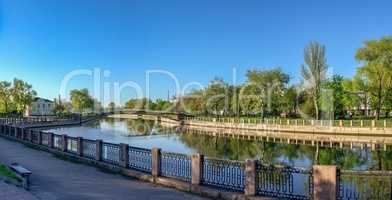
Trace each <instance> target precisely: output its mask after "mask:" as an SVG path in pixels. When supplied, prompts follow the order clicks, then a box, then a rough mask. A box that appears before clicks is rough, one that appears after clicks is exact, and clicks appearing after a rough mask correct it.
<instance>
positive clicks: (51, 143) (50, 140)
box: [48, 133, 54, 148]
mask: <svg viewBox="0 0 392 200" xmlns="http://www.w3.org/2000/svg"><path fill="white" fill-rule="evenodd" d="M48 146H49V148H53V147H54V142H53V133H48Z"/></svg>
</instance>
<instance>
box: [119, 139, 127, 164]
mask: <svg viewBox="0 0 392 200" xmlns="http://www.w3.org/2000/svg"><path fill="white" fill-rule="evenodd" d="M128 164H129V145H128V144H123V143H121V144H120V166H121V167H128Z"/></svg>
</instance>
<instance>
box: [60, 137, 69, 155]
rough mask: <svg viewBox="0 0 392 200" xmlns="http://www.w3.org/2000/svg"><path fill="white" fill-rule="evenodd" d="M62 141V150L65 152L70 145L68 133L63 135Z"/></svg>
mask: <svg viewBox="0 0 392 200" xmlns="http://www.w3.org/2000/svg"><path fill="white" fill-rule="evenodd" d="M61 141H62V144H61V150H62V151H64V152H65V151H67V147H68V144H67V135H65V134H63V135H61Z"/></svg>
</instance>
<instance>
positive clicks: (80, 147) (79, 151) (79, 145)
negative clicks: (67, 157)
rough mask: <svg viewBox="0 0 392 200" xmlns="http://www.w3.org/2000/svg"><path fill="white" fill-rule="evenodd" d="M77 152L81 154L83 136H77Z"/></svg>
mask: <svg viewBox="0 0 392 200" xmlns="http://www.w3.org/2000/svg"><path fill="white" fill-rule="evenodd" d="M76 141H77V147H78V148H77V154H78V156H83V138H82V137H77V138H76Z"/></svg>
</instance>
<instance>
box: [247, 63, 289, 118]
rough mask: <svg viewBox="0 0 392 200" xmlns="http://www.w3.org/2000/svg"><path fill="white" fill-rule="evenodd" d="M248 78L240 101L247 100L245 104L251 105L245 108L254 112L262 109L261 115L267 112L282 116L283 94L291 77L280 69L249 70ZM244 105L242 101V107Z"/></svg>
mask: <svg viewBox="0 0 392 200" xmlns="http://www.w3.org/2000/svg"><path fill="white" fill-rule="evenodd" d="M246 77H247V81H246V84H245V86H243V88H242V90H243V91H242V92H241V93H240V100H245V101H246V102H245V103H247V104H249V103H250V104H251V105H245V106H246V107H247V108H251V109H252V110H254V109H259V108H261V109H260V110H259V112H261V113H265V111H266V110H267V111H268V112H269V113H270V114H275V115H276V114H280V113H281V112H282V110H283V107H282V97H283V93H284V90H285V89H286V86H287V84H288V82H289V80H290V77H289V75H287V74H286V73H284V72H283V71H282V70H281V69H280V68H273V69H269V70H257V69H254V70H249V71H248V72H247V73H246ZM242 96H245V97H242ZM246 96H249V98H246ZM257 98H258V100H257ZM256 100H257V101H256ZM243 103H244V102H242V101H241V105H242V104H243Z"/></svg>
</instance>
